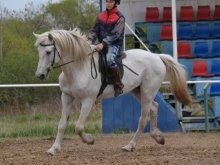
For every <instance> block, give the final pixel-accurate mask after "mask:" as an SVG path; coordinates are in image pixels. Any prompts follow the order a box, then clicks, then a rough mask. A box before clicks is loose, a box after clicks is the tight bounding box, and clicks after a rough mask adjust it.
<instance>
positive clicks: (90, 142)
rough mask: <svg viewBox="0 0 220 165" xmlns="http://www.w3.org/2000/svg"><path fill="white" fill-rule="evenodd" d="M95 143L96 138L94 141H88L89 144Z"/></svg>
mask: <svg viewBox="0 0 220 165" xmlns="http://www.w3.org/2000/svg"><path fill="white" fill-rule="evenodd" d="M94 143H95V139H93V140H92V141H89V142H87V144H88V145H93V144H94Z"/></svg>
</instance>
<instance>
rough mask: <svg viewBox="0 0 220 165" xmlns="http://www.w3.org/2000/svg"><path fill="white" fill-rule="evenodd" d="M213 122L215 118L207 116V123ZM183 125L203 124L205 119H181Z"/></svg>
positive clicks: (200, 117)
mask: <svg viewBox="0 0 220 165" xmlns="http://www.w3.org/2000/svg"><path fill="white" fill-rule="evenodd" d="M214 120H215V117H212V116H209V121H212V122H214ZM182 121H183V123H184V124H186V123H189V124H192V123H203V124H204V122H205V117H204V116H199V117H183V120H182Z"/></svg>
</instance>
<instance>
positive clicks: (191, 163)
mask: <svg viewBox="0 0 220 165" xmlns="http://www.w3.org/2000/svg"><path fill="white" fill-rule="evenodd" d="M132 136H133V134H128V135H103V136H102V135H96V136H95V140H96V142H95V144H94V145H92V146H89V145H86V144H84V143H82V142H81V140H80V138H79V137H78V136H74V137H73V138H65V139H64V141H63V145H62V151H61V152H60V153H58V154H57V155H56V156H54V157H50V156H48V155H46V154H45V151H46V150H47V149H49V147H51V145H52V144H53V142H54V139H53V140H52V139H51V138H38V139H36V138H30V139H16V140H11V139H10V140H3V139H1V140H0V164H2V165H8V164H9V165H12V164H18V165H20V164H25V165H32V164H37V165H41V164H45V165H47V164H53V165H54V164H59V165H65V164H77V165H78V164H88V165H90V164H92V165H93V164H94V165H102V164H126V165H127V164H132V165H138V164H148V165H162V164H165V165H167V164H169V165H175V164H178V165H219V164H220V134H202V133H201V134H179V133H178V134H164V136H165V139H166V144H165V145H164V146H162V145H159V144H156V142H155V141H154V140H153V139H152V138H151V137H150V136H149V134H145V135H143V136H142V137H141V139H140V141H139V143H138V144H137V147H136V150H135V151H134V152H131V153H129V152H123V151H122V150H121V147H122V146H124V145H126V144H127V143H128V142H129V141H130V140H131V138H132Z"/></svg>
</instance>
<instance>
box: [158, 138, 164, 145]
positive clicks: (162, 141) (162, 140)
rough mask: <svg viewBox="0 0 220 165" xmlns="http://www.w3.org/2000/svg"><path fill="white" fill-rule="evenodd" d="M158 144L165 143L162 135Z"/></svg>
mask: <svg viewBox="0 0 220 165" xmlns="http://www.w3.org/2000/svg"><path fill="white" fill-rule="evenodd" d="M159 144H162V145H164V144H165V139H164V137H162V139H161V140H160V142H159Z"/></svg>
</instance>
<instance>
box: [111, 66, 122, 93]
mask: <svg viewBox="0 0 220 165" xmlns="http://www.w3.org/2000/svg"><path fill="white" fill-rule="evenodd" d="M111 72H112V76H113V79H114V89H115V97H117V96H118V95H120V94H122V93H123V90H122V89H123V88H124V84H123V83H122V82H121V76H120V70H119V68H118V67H115V68H111Z"/></svg>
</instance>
